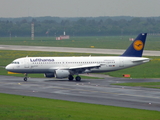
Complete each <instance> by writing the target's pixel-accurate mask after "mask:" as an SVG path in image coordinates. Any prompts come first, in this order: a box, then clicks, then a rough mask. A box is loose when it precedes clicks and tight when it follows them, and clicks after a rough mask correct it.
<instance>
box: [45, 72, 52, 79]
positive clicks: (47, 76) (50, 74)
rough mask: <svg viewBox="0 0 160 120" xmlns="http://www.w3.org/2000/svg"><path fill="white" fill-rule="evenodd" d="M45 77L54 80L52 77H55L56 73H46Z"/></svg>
mask: <svg viewBox="0 0 160 120" xmlns="http://www.w3.org/2000/svg"><path fill="white" fill-rule="evenodd" d="M44 76H45V77H46V78H52V77H54V73H45V74H44Z"/></svg>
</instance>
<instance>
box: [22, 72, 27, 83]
mask: <svg viewBox="0 0 160 120" xmlns="http://www.w3.org/2000/svg"><path fill="white" fill-rule="evenodd" d="M24 75H25V77H24V79H23V80H24V81H25V82H26V81H27V79H28V77H27V75H28V74H26V73H25V74H24Z"/></svg>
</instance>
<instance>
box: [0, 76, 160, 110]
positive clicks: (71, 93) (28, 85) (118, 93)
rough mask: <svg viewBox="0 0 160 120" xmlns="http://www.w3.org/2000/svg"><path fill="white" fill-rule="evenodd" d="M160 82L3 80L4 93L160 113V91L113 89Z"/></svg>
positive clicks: (123, 79)
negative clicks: (126, 83) (117, 84)
mask: <svg viewBox="0 0 160 120" xmlns="http://www.w3.org/2000/svg"><path fill="white" fill-rule="evenodd" d="M151 81H152V82H160V79H130V78H113V77H107V76H106V77H105V78H104V79H86V80H82V81H81V82H76V81H72V82H71V81H68V80H67V79H66V80H58V79H54V78H52V79H48V78H30V79H28V82H23V78H21V77H13V76H0V93H8V94H17V95H23V96H35V97H42V98H50V99H59V100H67V101H75V102H84V103H93V104H101V105H111V106H120V107H129V108H138V109H146V110H156V111H160V89H152V88H142V87H126V86H116V85H110V84H111V83H122V82H151Z"/></svg>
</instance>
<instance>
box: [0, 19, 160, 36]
mask: <svg viewBox="0 0 160 120" xmlns="http://www.w3.org/2000/svg"><path fill="white" fill-rule="evenodd" d="M47 18H48V17H43V19H42V18H41V19H40V18H30V19H27V18H21V19H18V20H16V21H15V20H13V19H9V18H8V19H2V18H1V19H0V37H7V36H11V35H12V36H31V23H34V31H35V36H52V37H53V36H59V35H62V34H63V32H64V31H65V32H66V34H67V35H70V36H107V35H135V34H138V33H142V32H147V33H160V19H159V17H158V18H152V17H149V18H140V17H130V18H129V19H128V17H126V18H124V17H122V18H118V19H115V18H112V17H98V18H72V19H71V18H70V19H69V18H68V19H67V18H56V19H55V18H52V19H51V18H50V19H47Z"/></svg>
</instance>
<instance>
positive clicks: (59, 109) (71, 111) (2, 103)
mask: <svg viewBox="0 0 160 120" xmlns="http://www.w3.org/2000/svg"><path fill="white" fill-rule="evenodd" d="M0 96H1V97H0V119H1V120H159V118H160V112H158V111H150V110H141V109H132V108H123V107H113V106H105V105H94V104H87V103H77V102H69V101H62V100H54V99H45V98H36V97H27V96H19V95H8V94H0Z"/></svg>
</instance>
